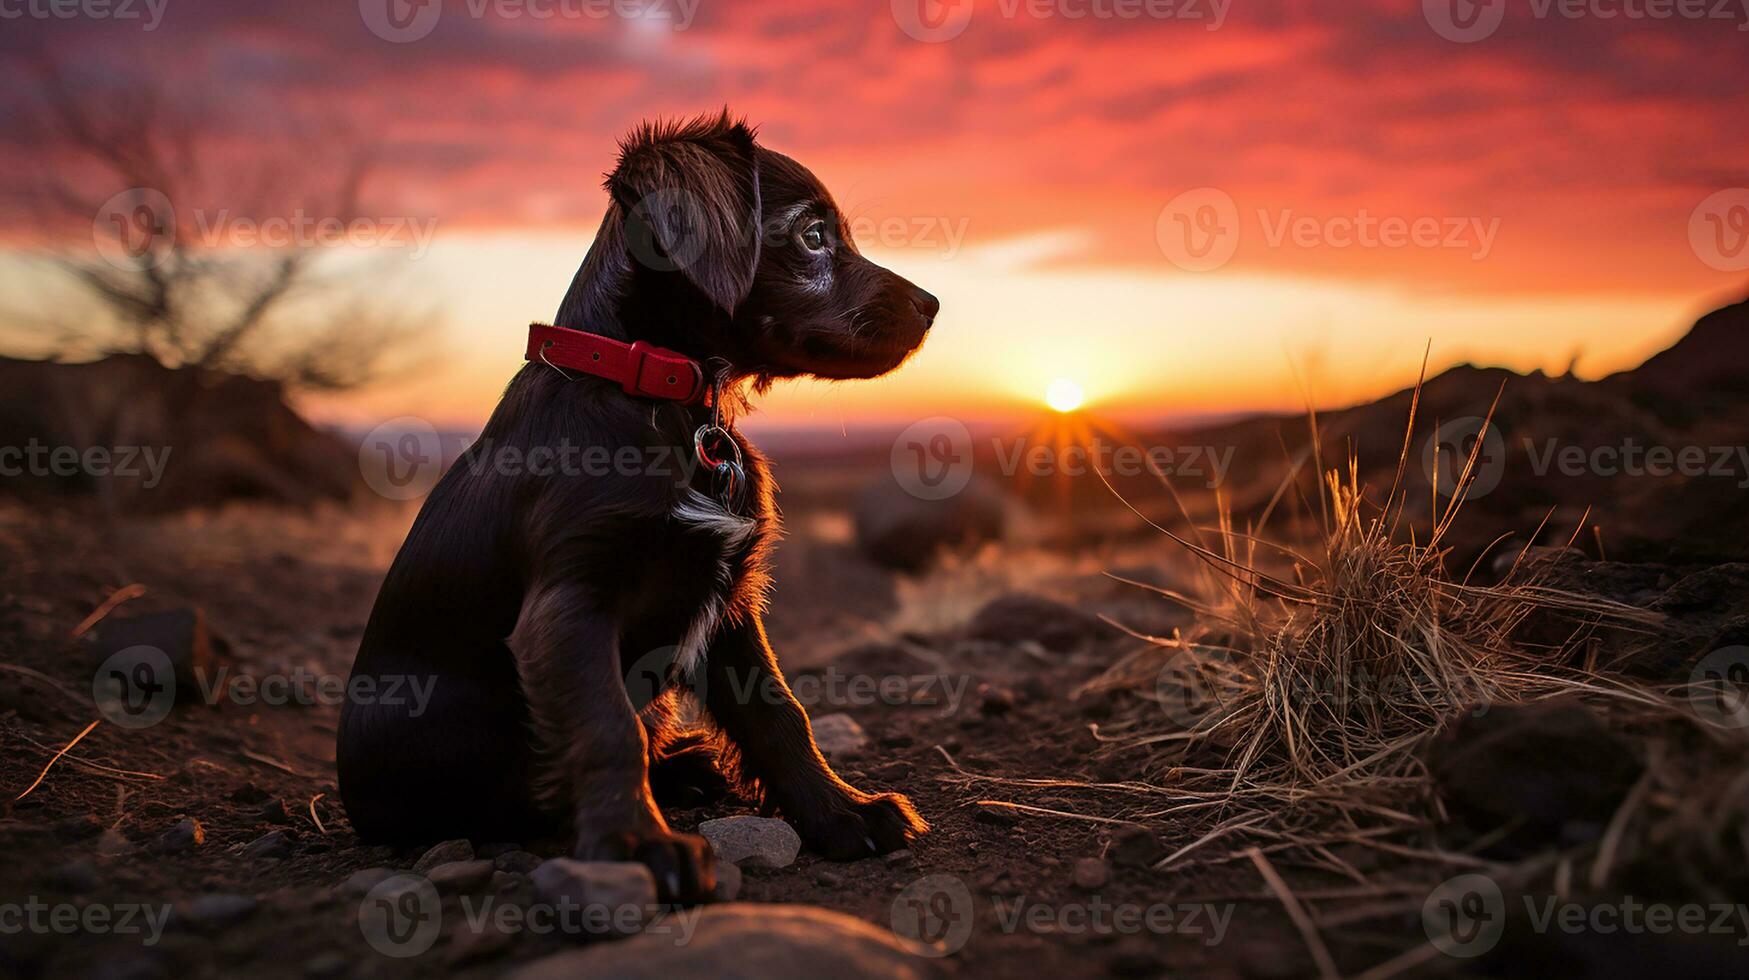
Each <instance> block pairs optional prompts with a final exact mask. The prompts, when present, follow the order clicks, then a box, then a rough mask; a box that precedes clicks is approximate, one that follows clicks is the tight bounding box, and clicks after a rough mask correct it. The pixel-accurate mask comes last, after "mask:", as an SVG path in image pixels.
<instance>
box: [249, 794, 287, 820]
mask: <svg viewBox="0 0 1749 980" xmlns="http://www.w3.org/2000/svg"><path fill="white" fill-rule="evenodd" d="M255 819H257V820H265V821H266V822H268V823H277V824H289V823H291V813H290V812H288V811H287V810H286V808H285V801H284V800H278V799H274V800H268V801H267V802H266V803H265V804H263V805H262V807H261V809H260V811H259V812H257V813H256V814H255Z"/></svg>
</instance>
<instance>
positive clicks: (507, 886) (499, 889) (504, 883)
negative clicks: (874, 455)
mask: <svg viewBox="0 0 1749 980" xmlns="http://www.w3.org/2000/svg"><path fill="white" fill-rule="evenodd" d="M522 881H523V878H522V875H518V874H511V873H510V872H508V871H494V872H492V881H491V883H490V886H489V887H490V888H491V890H492V894H494V895H502V894H504V893H505V892H509V891H515V890H516V889H518V888H521V887H522Z"/></svg>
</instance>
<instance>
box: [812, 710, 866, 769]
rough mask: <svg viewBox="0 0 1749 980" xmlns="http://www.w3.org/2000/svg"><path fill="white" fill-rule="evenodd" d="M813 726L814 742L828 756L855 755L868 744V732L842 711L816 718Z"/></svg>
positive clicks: (834, 757) (835, 757)
mask: <svg viewBox="0 0 1749 980" xmlns="http://www.w3.org/2000/svg"><path fill="white" fill-rule="evenodd" d="M813 726H814V742H815V744H817V745H819V746H820V751H821V752H823V753H825V754H826V756H827V757H828V758H833V759H837V758H840V757H843V756H849V755H854V754H856V753H858V752H861V751H862V750H863V748H864V747H865V746H867V745H868V733H867V732H864V731H863V730H862V726H861V725H858V724H857V723H856V719H855V718H852V717H850V716H849V715H847V714H845V713H844V712H842V711H840V712H837V713H836V714H830V715H821V716H820V717H818V718H815V719H814V720H813Z"/></svg>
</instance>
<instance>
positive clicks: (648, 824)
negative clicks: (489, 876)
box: [511, 585, 716, 903]
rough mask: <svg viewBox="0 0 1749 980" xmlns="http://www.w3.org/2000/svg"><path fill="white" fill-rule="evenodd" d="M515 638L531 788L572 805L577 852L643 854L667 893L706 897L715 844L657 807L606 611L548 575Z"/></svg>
mask: <svg viewBox="0 0 1749 980" xmlns="http://www.w3.org/2000/svg"><path fill="white" fill-rule="evenodd" d="M511 646H512V648H513V649H514V650H515V651H516V656H517V663H518V666H519V669H520V672H521V680H522V689H523V691H524V693H525V694H526V696H527V698H528V703H529V709H530V715H531V717H532V719H533V721H534V726H535V732H536V736H537V738H538V739H539V748H540V750H541V759H542V763H543V775H542V781H541V785H540V786H539V787H537V790H538V791H539V792H540V793H541V794H543V796H544V797H545V798H546V799H547V800H549V801H551V802H553V803H555V804H557V805H558V806H560V807H564V808H566V810H567V812H569V813H570V814H572V816H573V827H574V829H575V830H576V834H577V837H576V841H577V843H576V847H575V851H574V853H575V856H576V857H578V858H580V859H583V860H586V861H637V862H640V863H642V864H645V865H648V866H649V868H650V871H651V872H652V873H653V874H654V875H655V877H656V883H657V888H658V891H659V892H660V894H661V897H662V899H663V901H671V902H682V903H692V902H698V901H703V900H705V899H706V898H707V897H708V896H709V895H710V893H711V891H712V890H713V889H714V888H715V887H716V873H715V869H714V863H713V857H712V854H711V849H710V846H709V844H707V843H706V842H705V840H704V839H703V838H702V837H697V836H695V835H692V834H676V833H674V832H673V831H671V830H669V829H668V824H667V822H666V821H664V820H663V819H662V812H661V811H660V810H659V809H657V807H656V802H655V798H654V797H653V796H652V795H651V793H650V780H649V769H648V762H647V759H646V755H647V745H646V742H645V735H644V726H643V724H642V723H641V722H640V721H639V720H638V714H637V711H636V710H634V709H633V707H632V703H631V700H630V698H629V697H628V696H627V695H626V688H625V679H624V677H623V676H621V674H620V656H619V637H618V631H617V629H616V628H615V626H614V624H613V623H612V621H611V620H610V619H608V618H607V617H605V616H602V615H600V614H599V613H596V612H595V611H594V610H593V608H592V606H591V604H590V603H589V597H588V596H587V595H586V594H584V593H583V591H582V590H579V589H576V588H573V587H568V586H564V585H549V586H545V587H541V588H537V589H535V590H534V591H533V592H531V601H529V602H528V603H526V604H525V606H524V609H523V615H522V620H521V622H520V623H518V625H517V629H516V634H515V635H514V636H513V637H512V643H511Z"/></svg>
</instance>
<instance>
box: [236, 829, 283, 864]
mask: <svg viewBox="0 0 1749 980" xmlns="http://www.w3.org/2000/svg"><path fill="white" fill-rule="evenodd" d="M294 840H296V838H295V837H294V836H293V835H292V832H291V831H289V830H270V831H268V832H267V833H265V834H262V835H261V836H260V837H257V838H255V839H254V840H252V841H250V842H249V843H248V844H246V845H244V847H243V856H244V857H250V858H273V859H276V860H277V859H280V858H288V857H291V853H292V841H294Z"/></svg>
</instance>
